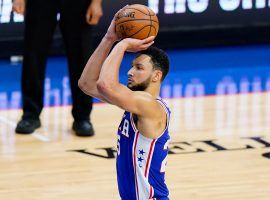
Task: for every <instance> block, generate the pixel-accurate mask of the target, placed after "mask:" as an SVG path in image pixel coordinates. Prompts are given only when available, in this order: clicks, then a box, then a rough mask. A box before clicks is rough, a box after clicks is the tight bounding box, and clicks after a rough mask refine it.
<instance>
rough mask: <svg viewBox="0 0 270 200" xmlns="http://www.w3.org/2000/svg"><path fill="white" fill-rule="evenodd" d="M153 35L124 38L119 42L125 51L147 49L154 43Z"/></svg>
mask: <svg viewBox="0 0 270 200" xmlns="http://www.w3.org/2000/svg"><path fill="white" fill-rule="evenodd" d="M154 39H155V37H154V36H150V37H148V38H145V39H143V40H139V39H134V38H125V39H123V40H122V41H121V42H122V43H123V44H124V45H125V48H126V51H128V52H138V51H142V50H145V49H147V48H148V47H150V46H151V45H152V44H154Z"/></svg>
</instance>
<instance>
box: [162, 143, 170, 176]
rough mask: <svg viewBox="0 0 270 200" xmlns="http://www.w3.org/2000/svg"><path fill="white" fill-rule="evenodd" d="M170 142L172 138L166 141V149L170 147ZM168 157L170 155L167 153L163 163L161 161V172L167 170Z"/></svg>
mask: <svg viewBox="0 0 270 200" xmlns="http://www.w3.org/2000/svg"><path fill="white" fill-rule="evenodd" d="M169 142H170V140H168V141H167V142H166V143H165V145H164V148H163V149H164V150H167V149H168V145H169ZM167 157H168V154H167V156H166V157H165V158H164V160H163V161H162V163H161V167H160V172H161V173H164V172H165V169H166V165H167Z"/></svg>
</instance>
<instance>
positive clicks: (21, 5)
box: [12, 0, 25, 15]
mask: <svg viewBox="0 0 270 200" xmlns="http://www.w3.org/2000/svg"><path fill="white" fill-rule="evenodd" d="M12 10H13V11H14V12H16V13H18V14H21V15H23V14H24V10H25V1H24V0H14V1H13V3H12Z"/></svg>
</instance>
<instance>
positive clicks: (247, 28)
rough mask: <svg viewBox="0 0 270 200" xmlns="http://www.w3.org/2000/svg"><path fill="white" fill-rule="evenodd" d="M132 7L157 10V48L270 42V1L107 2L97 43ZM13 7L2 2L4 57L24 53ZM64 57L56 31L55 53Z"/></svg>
mask: <svg viewBox="0 0 270 200" xmlns="http://www.w3.org/2000/svg"><path fill="white" fill-rule="evenodd" d="M133 3H141V4H144V5H148V6H150V7H151V8H152V9H154V10H155V11H156V12H157V15H158V18H159V21H160V32H159V35H158V37H157V39H156V44H157V45H159V46H160V47H162V48H189V47H201V46H217V45H234V44H237V45H239V44H253V43H254V44H255V43H256V44H258V43H269V42H270V37H269V34H270V15H269V11H270V0H178V1H177V2H176V0H175V1H173V0H170V1H168V0H149V1H147V0H138V1H131V0H104V1H103V9H104V16H103V17H102V19H101V22H100V24H99V25H98V26H96V29H95V34H94V37H95V40H94V41H96V42H98V41H99V40H100V38H101V37H102V36H103V35H104V34H105V31H106V29H107V26H108V25H109V23H110V21H111V19H112V16H113V15H114V13H115V12H116V11H117V10H119V9H120V8H121V7H123V6H124V5H126V4H133ZM10 9H11V0H5V1H4V0H0V57H7V56H10V55H20V54H21V53H22V48H23V28H24V24H23V21H21V19H20V17H19V18H18V16H16V15H14V13H12V12H11V11H10ZM18 21H19V22H18ZM74 31H76V30H74ZM63 53H64V52H63V44H62V40H61V34H60V32H59V30H57V31H56V34H55V36H54V43H53V45H52V49H51V54H57V55H59V54H63Z"/></svg>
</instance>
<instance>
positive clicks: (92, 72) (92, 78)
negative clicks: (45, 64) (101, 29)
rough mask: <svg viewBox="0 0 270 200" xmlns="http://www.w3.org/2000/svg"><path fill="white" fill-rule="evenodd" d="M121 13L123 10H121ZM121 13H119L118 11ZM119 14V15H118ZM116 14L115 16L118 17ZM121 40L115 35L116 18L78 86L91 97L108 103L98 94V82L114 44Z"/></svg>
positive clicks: (91, 58)
mask: <svg viewBox="0 0 270 200" xmlns="http://www.w3.org/2000/svg"><path fill="white" fill-rule="evenodd" d="M120 11H121V10H120ZM118 12H119V11H118ZM118 12H117V13H118ZM117 13H116V14H115V16H116V15H117ZM118 40H119V38H118V36H117V34H116V33H115V17H114V19H113V20H112V22H111V24H110V26H109V28H108V30H107V33H106V34H105V36H104V37H103V39H102V40H101V42H100V44H99V45H98V47H97V48H96V50H95V51H94V53H93V54H92V55H91V57H90V58H89V60H88V62H87V64H86V66H85V68H84V70H83V73H82V75H81V78H80V79H79V82H78V85H79V87H80V89H81V90H82V91H83V92H84V93H86V94H87V95H89V96H92V97H96V98H98V99H100V100H102V101H105V102H108V101H107V100H106V99H104V98H103V97H102V96H101V95H100V94H99V92H98V90H97V87H96V82H97V80H98V78H99V74H100V70H101V67H102V64H103V62H104V60H105V59H106V57H107V56H108V54H109V52H110V50H111V48H112V46H113V44H114V43H115V42H116V41H118Z"/></svg>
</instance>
